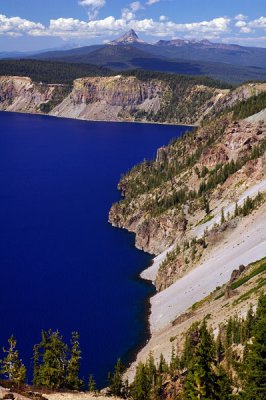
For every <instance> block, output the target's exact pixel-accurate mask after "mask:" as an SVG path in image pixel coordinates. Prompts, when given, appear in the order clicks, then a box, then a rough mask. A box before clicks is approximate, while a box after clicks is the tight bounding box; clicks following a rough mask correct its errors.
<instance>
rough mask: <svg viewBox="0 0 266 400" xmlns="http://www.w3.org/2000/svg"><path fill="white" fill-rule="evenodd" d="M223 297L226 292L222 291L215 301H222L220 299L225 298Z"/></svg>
mask: <svg viewBox="0 0 266 400" xmlns="http://www.w3.org/2000/svg"><path fill="white" fill-rule="evenodd" d="M223 296H224V291H222V292H221V293H219V294H218V296H216V297H215V298H214V300H218V299H220V298H221V297H223Z"/></svg>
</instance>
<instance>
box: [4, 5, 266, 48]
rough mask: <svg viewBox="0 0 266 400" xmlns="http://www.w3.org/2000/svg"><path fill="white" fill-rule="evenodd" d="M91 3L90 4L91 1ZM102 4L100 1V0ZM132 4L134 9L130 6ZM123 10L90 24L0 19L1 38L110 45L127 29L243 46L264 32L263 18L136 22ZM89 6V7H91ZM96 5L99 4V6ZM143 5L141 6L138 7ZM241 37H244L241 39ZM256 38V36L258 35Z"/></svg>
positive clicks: (128, 10) (265, 22)
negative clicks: (95, 41) (44, 38)
mask: <svg viewBox="0 0 266 400" xmlns="http://www.w3.org/2000/svg"><path fill="white" fill-rule="evenodd" d="M90 1H91V0H90ZM101 1H102V0H101ZM133 3H134V5H132V4H133ZM133 3H131V4H130V5H129V6H128V7H127V8H126V9H124V10H123V12H122V16H121V17H120V18H115V17H114V16H109V17H107V18H104V19H96V20H89V21H82V20H79V19H75V18H58V19H51V20H50V23H49V24H48V25H47V26H44V25H43V24H41V23H38V22H33V21H29V20H26V19H23V18H20V17H11V18H9V17H7V16H5V15H0V35H6V36H11V37H17V36H21V35H28V36H35V37H36V36H38V37H42V36H47V37H59V38H62V39H65V40H72V39H75V40H78V39H81V40H86V39H93V38H97V37H98V38H101V40H103V39H108V41H110V39H111V37H112V36H115V35H119V34H122V33H124V32H125V31H127V30H129V29H134V30H136V31H137V32H138V33H139V34H140V35H147V36H154V37H168V38H172V37H175V36H178V37H180V36H181V37H186V38H195V37H196V38H197V39H199V38H209V39H210V40H211V39H214V40H218V41H223V40H225V39H226V37H228V36H229V34H230V36H234V35H233V33H235V40H234V42H239V43H242V42H241V40H243V43H245V42H244V40H247V43H249V42H248V39H244V36H245V35H247V34H249V33H251V32H252V33H253V32H255V33H256V32H257V30H259V29H265V28H266V17H260V18H258V19H254V20H251V21H248V20H243V19H233V20H232V21H231V20H230V19H229V18H227V17H219V18H214V19H211V20H206V21H199V22H193V23H189V22H188V23H181V24H179V23H177V22H174V21H171V20H168V19H167V17H165V16H163V15H162V16H161V17H160V18H159V19H158V20H154V19H152V18H144V19H137V18H136V15H135V10H136V11H137V9H138V6H137V5H136V3H140V2H133ZM91 4H92V3H91ZM98 4H99V3H98ZM141 4H143V3H140V5H141ZM240 34H242V35H243V36H242V37H241V35H240ZM257 36H258V35H257ZM263 38H264V36H260V39H258V41H257V42H256V37H255V36H254V38H253V39H250V45H253V44H254V43H259V44H260V45H261V46H264V47H266V46H265V43H266V42H265V41H264V43H263V40H264V39H263Z"/></svg>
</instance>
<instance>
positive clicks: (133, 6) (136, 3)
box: [130, 1, 144, 12]
mask: <svg viewBox="0 0 266 400" xmlns="http://www.w3.org/2000/svg"><path fill="white" fill-rule="evenodd" d="M130 8H131V10H132V11H133V12H136V11H139V10H141V9H143V8H144V7H143V5H142V4H141V2H140V1H133V3H131V4H130Z"/></svg>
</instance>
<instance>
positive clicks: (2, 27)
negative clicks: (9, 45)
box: [0, 14, 45, 37]
mask: <svg viewBox="0 0 266 400" xmlns="http://www.w3.org/2000/svg"><path fill="white" fill-rule="evenodd" d="M34 30H39V31H44V30H45V27H44V25H42V24H40V23H38V22H37V23H36V22H32V21H28V20H26V19H23V18H20V17H11V18H8V17H7V16H5V15H1V14H0V35H1V34H2V35H3V34H6V35H8V36H13V37H16V36H22V35H23V34H25V33H27V34H29V35H30V34H31V32H33V31H34Z"/></svg>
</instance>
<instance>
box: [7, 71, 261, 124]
mask: <svg viewBox="0 0 266 400" xmlns="http://www.w3.org/2000/svg"><path fill="white" fill-rule="evenodd" d="M264 86H266V85H264V84H247V85H243V86H241V87H239V88H237V89H235V90H229V89H221V88H219V87H216V86H215V83H213V86H208V85H207V84H206V85H204V84H198V83H197V81H195V80H189V79H187V80H183V79H182V78H180V80H179V79H178V78H175V79H174V80H171V78H169V79H163V78H161V79H159V77H158V78H151V77H147V79H146V78H145V79H141V78H138V77H136V76H123V75H118V76H111V77H89V78H80V79H76V80H75V81H74V82H73V86H72V87H71V86H68V85H56V84H52V85H49V84H43V83H35V82H33V81H32V80H31V79H30V78H27V77H9V76H2V77H0V110H6V111H16V112H29V113H45V114H50V115H54V116H59V117H68V118H78V119H84V120H104V121H142V122H161V123H165V122H168V123H182V124H198V123H199V122H200V121H202V120H203V119H206V118H209V117H211V116H212V115H213V114H217V112H221V111H223V110H224V109H225V108H226V107H229V106H232V105H234V104H235V103H236V102H238V101H239V100H242V99H248V98H249V97H251V96H252V95H254V94H257V93H260V92H261V91H263V90H265V87H264Z"/></svg>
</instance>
